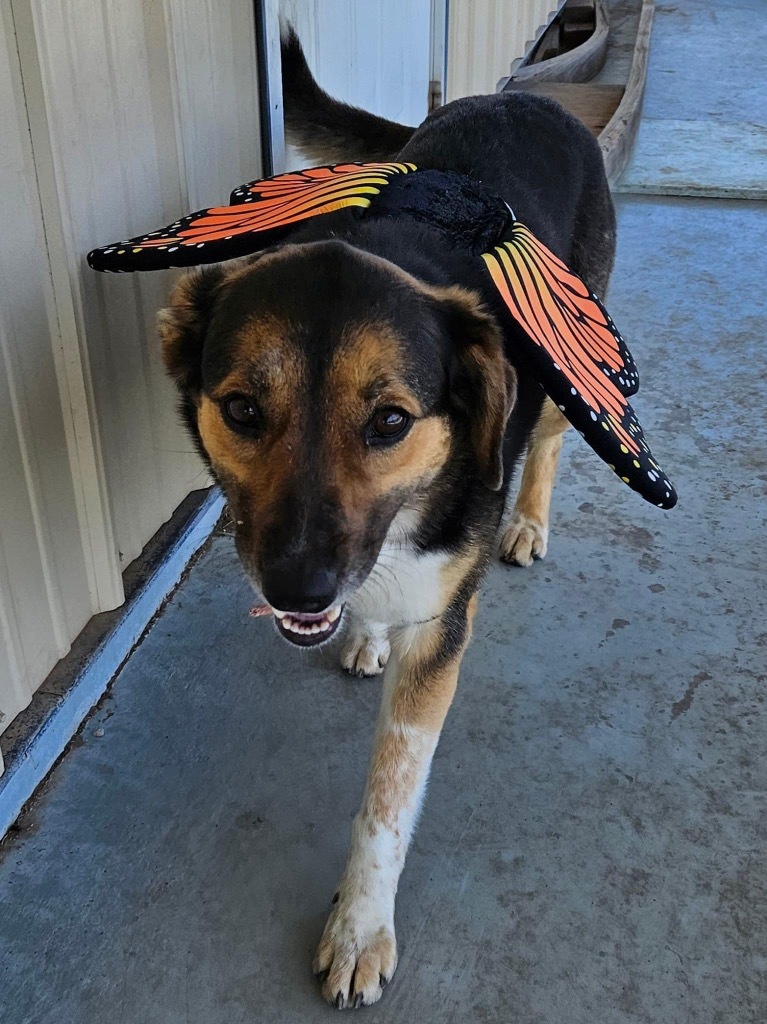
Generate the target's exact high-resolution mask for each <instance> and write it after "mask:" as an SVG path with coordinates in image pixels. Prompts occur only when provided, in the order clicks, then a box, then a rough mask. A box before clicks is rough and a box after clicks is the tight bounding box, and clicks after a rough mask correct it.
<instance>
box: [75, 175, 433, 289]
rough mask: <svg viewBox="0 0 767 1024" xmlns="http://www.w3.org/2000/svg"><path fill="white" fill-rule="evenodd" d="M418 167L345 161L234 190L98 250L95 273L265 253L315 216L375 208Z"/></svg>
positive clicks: (94, 253) (92, 261)
mask: <svg viewBox="0 0 767 1024" xmlns="http://www.w3.org/2000/svg"><path fill="white" fill-rule="evenodd" d="M413 170H415V166H414V165H413V164H405V163H373V164H339V165H337V166H335V167H313V168H310V169H309V170H306V171H297V172H294V173H290V174H280V175H278V176H277V177H276V178H269V179H267V180H266V181H255V182H249V183H248V184H247V185H243V186H241V188H239V189H235V191H234V192H233V193H232V196H231V205H229V206H213V207H210V208H208V209H206V210H200V211H198V212H197V213H192V214H190V215H189V216H188V217H183V218H182V219H181V220H178V221H175V222H174V223H173V224H170V225H169V226H168V227H166V228H161V229H160V230H158V231H152V232H150V233H149V234H146V235H141V236H139V237H137V238H133V239H129V240H128V241H126V242H116V243H113V244H112V245H109V246H103V247H101V248H99V249H94V250H93V251H92V252H91V253H89V254H88V263H89V264H90V266H91V267H93V269H94V270H102V271H118V272H121V271H133V270H158V269H163V268H166V267H186V266H198V265H200V264H202V263H217V262H219V261H221V260H227V259H233V258H235V257H237V256H245V255H248V254H250V253H253V252H257V251H258V250H260V249H264V248H266V247H267V246H268V245H271V244H272V243H273V242H274V241H277V240H278V239H279V238H280V237H282V235H283V234H284V233H285V231H286V230H288V229H290V228H291V227H292V226H294V225H295V224H298V223H300V222H301V221H303V220H307V219H309V218H310V217H316V216H319V215H321V214H325V213H333V212H334V211H336V210H343V209H346V208H352V207H360V208H365V207H368V206H369V205H370V201H371V199H372V198H373V197H374V196H376V195H378V194H379V192H380V191H381V188H383V186H385V185H386V184H387V182H388V181H389V179H390V178H391V177H392V176H393V175H396V174H407V173H409V172H410V171H413Z"/></svg>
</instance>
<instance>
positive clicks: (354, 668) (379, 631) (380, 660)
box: [341, 613, 390, 677]
mask: <svg viewBox="0 0 767 1024" xmlns="http://www.w3.org/2000/svg"><path fill="white" fill-rule="evenodd" d="M389 650H390V647H389V627H388V626H387V625H386V624H385V623H383V622H371V621H370V620H369V619H363V618H360V617H359V616H357V615H354V614H353V613H352V615H351V619H350V622H349V632H348V634H347V637H346V640H345V641H344V646H343V647H342V648H341V667H342V668H344V669H346V671H347V672H348V673H349V674H350V675H353V676H360V677H364V676H378V675H380V674H381V673H382V672H383V670H384V669H385V668H386V662H387V661H388V660H389Z"/></svg>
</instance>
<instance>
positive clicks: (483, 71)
mask: <svg viewBox="0 0 767 1024" xmlns="http://www.w3.org/2000/svg"><path fill="white" fill-rule="evenodd" d="M558 6H559V3H558V2H557V0H517V2H515V3H511V2H509V0H449V6H448V12H449V14H448V46H447V98H448V100H454V99H457V98H458V97H459V96H475V95H477V94H479V93H489V92H495V87H496V85H497V84H498V80H499V79H501V78H505V77H506V76H508V74H509V66H510V64H511V62H512V61H514V60H516V59H517V57H521V56H523V54H524V53H525V49H526V44H527V42H528V41H529V40H531V39H533V38H534V37H535V34H536V31H537V29H538V28H539V26H541V25H545V24H546V23H547V21H548V20H549V15H550V13H551V12H552V11H554V10H556V9H557V7H558Z"/></svg>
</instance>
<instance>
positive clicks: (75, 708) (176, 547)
mask: <svg viewBox="0 0 767 1024" xmlns="http://www.w3.org/2000/svg"><path fill="white" fill-rule="evenodd" d="M223 507H224V497H223V495H222V494H221V492H220V491H219V490H218V488H214V489H213V490H212V491H211V493H210V494H209V495H208V497H207V498H206V499H205V501H204V502H203V503H202V505H201V506H200V507H199V509H198V510H197V512H196V513H195V514H194V515H193V516H192V517H191V519H190V520H189V522H188V523H187V525H186V527H185V528H184V529H183V531H182V532H181V533H180V535H179V536H178V537H177V539H176V541H175V543H174V544H173V545H172V546H171V548H170V549H169V550H168V552H167V554H166V555H165V557H164V558H163V559H162V561H161V563H160V564H159V566H158V567H157V568H156V569H155V571H154V572H153V573H152V575H151V576H150V577H149V579H148V580H147V581H146V583H145V584H144V585H143V586H142V587H141V589H140V590H139V592H138V593H137V594H136V595H135V596H134V598H133V599H132V600H131V601H130V603H129V604H128V605H127V606H126V608H125V612H124V614H123V615H122V616H121V618H120V619H119V621H118V622H117V624H116V626H115V627H114V629H112V630H111V632H109V633H108V634H107V636H106V637H104V639H103V640H102V641H101V643H100V644H98V646H97V647H96V648H95V650H94V651H93V652H92V654H91V656H90V657H89V658H88V660H87V662H86V663H85V664H84V665H83V666H82V668H81V669H80V671H79V672H78V674H77V677H76V678H75V679H74V681H73V683H72V686H71V688H70V689H68V691H67V693H66V694H65V695H64V696H63V697H62V699H61V700H60V701H59V702H58V703H57V704H56V705H54V707H53V708H52V709H51V711H50V712H49V713H48V715H47V717H46V718H45V719H44V721H43V722H41V723H40V725H39V726H38V727H37V729H36V730H35V731H34V733H33V734H32V735H31V736H30V737H29V738H28V739H27V740H26V741H25V744H24V748H23V750H22V751H21V752H20V753H19V755H18V756H17V757H15V758H14V759H13V761H12V762H11V763H10V764H8V765H7V767H6V771H5V774H4V775H3V776H2V777H1V778H0V839H2V837H3V836H4V835H5V833H6V832H7V831H8V829H9V828H10V827H11V825H13V823H14V822H15V821H16V819H17V818H18V816H19V814H20V813H21V810H22V808H23V807H24V804H26V802H27V801H28V800H29V799H30V797H31V796H32V795H33V794H34V792H35V790H36V789H37V787H38V786H39V785H40V783H41V782H42V781H43V779H45V777H46V776H47V774H48V772H49V771H50V770H51V768H52V767H53V766H54V764H55V763H56V761H57V760H58V758H59V757H60V756H61V754H62V753H63V752H64V750H65V748H66V745H67V744H68V743H69V741H70V740H71V739H72V737H73V736H74V734H75V733H76V732H77V730H78V728H79V727H80V725H81V723H82V722H83V720H84V719H85V717H86V715H87V714H88V712H89V711H90V710H91V708H92V707H93V706H94V705H95V704H96V702H97V701H98V700H99V699H100V698H101V697H102V696H103V694H104V693H105V691H106V689H107V687H108V686H109V683H110V682H111V681H112V679H113V678H114V676H115V674H116V672H117V671H118V670H119V669H120V667H121V666H122V663H123V662H124V661H125V659H126V658H127V657H128V655H129V654H130V652H131V650H132V649H133V647H134V646H135V645H136V643H137V642H138V640H139V639H140V637H141V634H142V633H143V632H144V630H145V629H146V627H147V625H148V624H149V622H150V621H151V619H152V617H153V616H154V614H155V613H156V612H157V610H158V609H159V607H160V605H161V604H162V602H163V601H164V600H165V598H166V597H167V596H168V594H169V593H170V592H171V591H172V590H173V588H174V587H175V586H176V584H177V583H178V581H179V580H180V579H181V576H182V575H183V572H184V569H185V568H186V566H187V564H188V563H189V560H190V559H191V558H192V556H193V555H194V554H195V553H196V552H197V551H198V550H199V549H200V548H201V547H202V545H203V544H204V543H205V541H206V540H207V539H208V537H209V536H210V533H211V531H212V529H213V527H214V526H215V525H216V522H217V521H218V518H219V516H220V515H221V511H222V509H223Z"/></svg>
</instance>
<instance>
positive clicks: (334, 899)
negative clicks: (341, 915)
mask: <svg viewBox="0 0 767 1024" xmlns="http://www.w3.org/2000/svg"><path fill="white" fill-rule="evenodd" d="M338 895H339V894H338V893H336V894H335V896H334V897H333V899H332V900H331V901H330V902H331V903H338Z"/></svg>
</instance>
